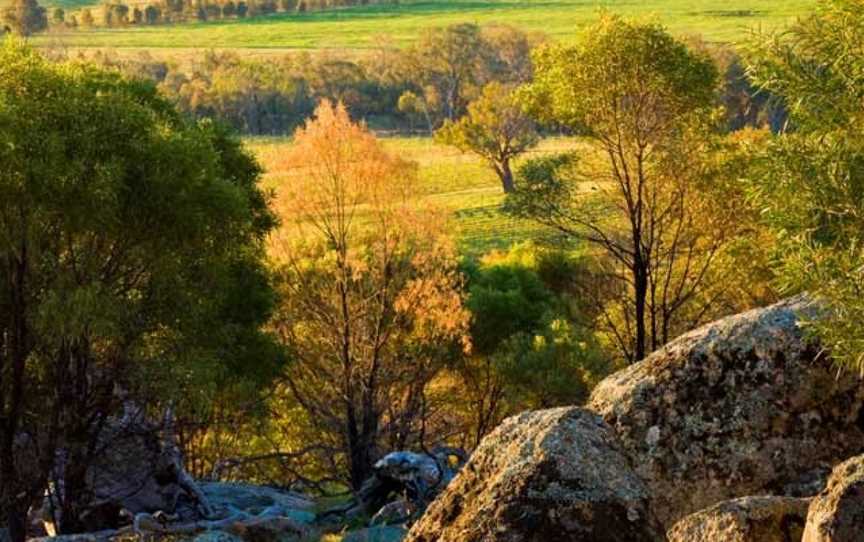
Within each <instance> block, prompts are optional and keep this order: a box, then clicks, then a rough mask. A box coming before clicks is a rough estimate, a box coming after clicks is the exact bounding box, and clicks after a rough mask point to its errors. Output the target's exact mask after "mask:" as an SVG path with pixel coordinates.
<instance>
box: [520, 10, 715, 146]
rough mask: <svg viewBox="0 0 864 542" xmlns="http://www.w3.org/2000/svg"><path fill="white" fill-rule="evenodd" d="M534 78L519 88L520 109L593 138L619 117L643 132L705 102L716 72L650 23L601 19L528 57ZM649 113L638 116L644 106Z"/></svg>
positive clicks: (646, 134)
mask: <svg viewBox="0 0 864 542" xmlns="http://www.w3.org/2000/svg"><path fill="white" fill-rule="evenodd" d="M534 64H535V80H534V82H532V83H531V84H529V85H527V86H526V87H525V89H524V90H523V91H522V93H521V97H522V99H523V100H524V101H525V104H526V106H527V107H528V109H529V110H530V111H531V112H533V113H534V114H535V115H537V116H538V118H540V119H541V120H542V121H545V122H557V123H560V124H564V125H565V126H568V127H569V128H571V129H573V130H577V131H581V130H588V131H591V132H594V133H596V134H598V135H599V136H600V137H603V136H604V135H608V134H609V133H610V132H612V131H614V129H615V126H616V124H617V123H618V122H619V121H620V120H621V117H622V116H624V117H625V119H626V120H625V122H628V121H629V122H631V123H633V128H636V129H638V130H639V132H641V133H642V135H643V137H646V138H648V137H651V136H652V135H653V133H654V132H657V131H662V130H665V129H666V128H667V125H668V124H670V123H672V122H674V121H675V120H676V119H678V118H680V117H682V116H686V115H688V114H690V113H691V112H694V111H697V110H700V109H704V108H706V107H709V106H710V104H711V102H712V100H713V96H714V89H715V86H716V84H717V83H716V80H717V72H716V68H715V67H714V65H713V63H712V62H711V61H710V60H709V59H708V58H704V57H702V56H701V55H698V54H696V53H694V52H692V51H690V50H689V49H687V47H686V46H685V45H684V44H682V43H680V42H678V41H676V40H675V39H674V38H672V37H671V36H670V35H669V34H668V33H667V32H666V31H665V29H664V28H663V27H662V26H660V25H658V24H656V23H639V22H634V21H629V20H626V19H622V18H620V17H618V16H614V15H606V14H604V15H603V16H601V18H600V21H599V22H598V23H597V24H595V25H592V26H590V27H588V28H587V29H586V30H585V31H584V32H583V33H582V34H581V36H580V38H579V40H578V41H577V43H576V45H549V46H545V47H542V48H540V49H539V50H538V51H537V52H536V53H535V55H534ZM648 108H651V109H653V110H654V111H655V113H654V114H653V115H651V116H646V115H645V112H646V109H648Z"/></svg>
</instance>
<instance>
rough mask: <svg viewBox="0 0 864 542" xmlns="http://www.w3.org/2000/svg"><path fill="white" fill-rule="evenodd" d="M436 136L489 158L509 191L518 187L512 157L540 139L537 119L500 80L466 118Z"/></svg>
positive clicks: (470, 107) (450, 123)
mask: <svg viewBox="0 0 864 542" xmlns="http://www.w3.org/2000/svg"><path fill="white" fill-rule="evenodd" d="M436 138H437V139H438V140H439V141H441V142H442V143H446V144H450V145H453V146H455V147H457V148H458V149H459V150H461V151H463V152H473V153H475V154H477V155H479V156H481V157H482V158H483V159H485V160H486V161H487V162H488V163H489V165H490V166H491V167H492V168H493V169H494V170H495V173H496V174H497V175H498V177H499V179H501V184H502V185H503V187H504V191H505V192H512V191H513V189H514V186H513V174H512V172H511V166H510V162H511V160H513V159H514V158H516V157H517V156H519V155H520V154H522V153H524V152H525V151H526V150H528V149H530V148H532V147H534V146H535V145H537V143H538V142H539V140H540V137H539V134H538V133H537V130H536V127H535V126H534V122H533V120H532V119H531V118H530V117H529V116H528V115H527V114H525V112H524V111H522V107H521V106H520V105H519V103H518V102H517V101H516V100H515V99H514V97H513V95H512V94H511V91H510V89H508V88H507V87H506V86H504V85H502V84H501V83H498V82H492V83H489V84H488V85H486V86H485V87H484V88H483V91H482V93H481V94H480V96H479V97H478V98H477V99H476V100H474V101H473V102H471V103H470V104H469V105H468V112H467V114H466V115H464V116H463V117H462V118H460V119H459V120H458V121H455V122H453V121H446V122H445V124H444V126H442V127H441V129H440V130H438V132H437V133H436Z"/></svg>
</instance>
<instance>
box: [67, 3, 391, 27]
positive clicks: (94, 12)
mask: <svg viewBox="0 0 864 542" xmlns="http://www.w3.org/2000/svg"><path fill="white" fill-rule="evenodd" d="M375 3H398V0H153V1H151V2H146V1H144V2H142V1H136V0H131V1H128V2H124V1H120V2H116V1H110V0H109V1H106V2H105V3H103V4H102V5H101V6H99V7H98V8H84V9H82V10H81V11H80V13H79V14H77V15H75V14H70V15H69V16H68V17H67V16H66V14H65V13H63V11H62V10H59V12H57V11H56V10H55V13H54V14H53V15H52V21H53V22H54V23H55V24H65V25H66V26H69V27H76V26H78V25H83V26H98V25H102V26H109V27H123V26H130V25H159V24H173V23H188V22H206V21H221V20H229V19H243V18H246V17H257V16H260V15H271V14H273V13H280V12H282V13H303V12H306V11H320V10H325V9H334V8H342V7H349V6H356V5H367V4H375Z"/></svg>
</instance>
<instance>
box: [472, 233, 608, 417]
mask: <svg viewBox="0 0 864 542" xmlns="http://www.w3.org/2000/svg"><path fill="white" fill-rule="evenodd" d="M465 272H466V273H467V275H468V299H467V302H466V306H467V307H468V308H469V310H470V311H471V313H472V323H471V338H472V343H473V345H474V348H475V355H476V356H479V357H483V358H488V361H489V362H491V370H492V372H493V374H494V376H492V378H499V379H500V380H501V383H502V386H503V388H504V389H505V390H506V392H505V397H506V401H507V403H508V405H509V408H510V409H513V410H520V409H524V408H544V407H550V406H555V405H562V404H578V403H581V402H582V401H584V400H585V399H586V398H587V396H588V394H589V393H590V390H591V388H593V386H594V384H596V383H597V382H598V381H599V379H600V378H602V377H603V376H605V375H606V374H608V372H609V370H610V368H611V367H610V365H609V363H608V359H607V358H606V357H605V356H604V355H603V353H602V351H601V349H600V348H599V346H598V344H597V342H596V339H595V338H594V336H593V332H592V330H591V322H590V318H588V317H587V314H585V313H584V312H583V308H582V307H581V305H580V302H579V300H578V299H574V298H573V297H572V296H573V292H572V291H570V289H569V284H570V283H572V281H573V280H574V276H579V275H580V274H583V273H584V272H585V269H584V266H583V264H582V262H581V261H580V259H579V258H578V257H574V256H573V255H571V254H566V253H563V252H560V251H545V250H540V249H538V248H536V247H534V246H533V245H530V244H523V245H518V246H516V247H513V248H512V249H511V250H510V251H509V252H507V253H506V254H499V255H492V256H487V257H486V258H485V259H484V261H483V262H482V263H477V262H468V264H467V266H466V268H465ZM562 277H567V278H566V279H564V280H562ZM475 364H476V362H475Z"/></svg>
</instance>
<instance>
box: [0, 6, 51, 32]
mask: <svg viewBox="0 0 864 542" xmlns="http://www.w3.org/2000/svg"><path fill="white" fill-rule="evenodd" d="M2 15H3V16H2V19H3V21H4V22H5V24H6V25H7V26H8V27H9V28H10V29H11V30H12V32H13V33H15V34H18V35H19V36H30V35H31V34H35V33H37V32H41V31H43V30H45V29H46V28H48V14H47V11H46V10H45V8H43V7H42V6H40V5H39V3H38V2H37V0H14V1H13V2H12V4H11V5H10V6H9V7H7V8H5V9H4V10H3V13H2Z"/></svg>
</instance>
